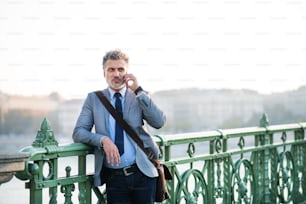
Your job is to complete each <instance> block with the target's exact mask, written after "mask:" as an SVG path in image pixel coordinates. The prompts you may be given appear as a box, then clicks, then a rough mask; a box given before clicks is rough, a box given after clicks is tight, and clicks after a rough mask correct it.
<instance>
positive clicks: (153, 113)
mask: <svg viewBox="0 0 306 204" xmlns="http://www.w3.org/2000/svg"><path fill="white" fill-rule="evenodd" d="M136 100H137V101H138V102H139V105H140V108H141V109H142V112H143V117H144V119H145V120H146V122H147V123H148V124H149V125H150V126H152V127H154V128H156V129H159V128H161V127H163V126H164V124H165V123H166V116H165V114H164V112H163V111H161V110H160V109H159V108H158V107H157V105H156V104H155V103H154V102H153V100H152V99H151V98H150V97H149V95H148V94H147V93H145V92H142V93H140V94H138V95H137V96H136Z"/></svg>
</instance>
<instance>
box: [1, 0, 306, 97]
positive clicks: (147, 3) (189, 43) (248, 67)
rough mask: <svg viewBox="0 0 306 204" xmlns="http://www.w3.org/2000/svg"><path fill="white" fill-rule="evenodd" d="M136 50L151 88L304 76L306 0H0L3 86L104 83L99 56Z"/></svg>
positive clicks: (78, 89) (76, 89)
mask: <svg viewBox="0 0 306 204" xmlns="http://www.w3.org/2000/svg"><path fill="white" fill-rule="evenodd" d="M117 48H119V49H121V50H122V51H124V52H126V53H127V54H128V55H129V56H130V70H129V72H130V73H133V74H134V75H136V76H137V78H138V80H139V82H140V84H141V86H142V87H143V88H144V89H146V90H148V91H151V92H155V91H160V90H165V89H173V88H174V89H180V88H191V87H197V88H206V89H223V88H227V89H252V90H255V91H258V92H259V93H263V94H269V93H273V92H281V91H288V90H295V89H297V88H299V87H300V86H302V85H306V76H305V73H306V71H305V65H306V57H305V56H306V2H305V1H303V0H154V1H152V0H91V1H85V0H31V1H26V0H0V91H1V92H4V93H9V94H20V95H48V94H49V93H51V92H54V91H56V92H59V93H60V94H62V95H63V96H64V97H66V98H80V97H84V96H86V95H87V93H88V92H91V91H95V90H98V89H103V88H105V87H106V83H105V80H104V76H103V70H102V65H101V64H102V57H103V55H104V54H105V53H106V52H107V51H109V50H112V49H117Z"/></svg>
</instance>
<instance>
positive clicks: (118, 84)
mask: <svg viewBox="0 0 306 204" xmlns="http://www.w3.org/2000/svg"><path fill="white" fill-rule="evenodd" d="M127 69H128V64H127V63H126V62H125V61H124V60H107V61H106V63H105V65H104V77H105V79H106V82H107V84H108V86H109V87H110V88H111V89H113V90H114V91H119V90H121V89H122V88H123V87H124V86H125V80H124V75H125V74H126V72H127Z"/></svg>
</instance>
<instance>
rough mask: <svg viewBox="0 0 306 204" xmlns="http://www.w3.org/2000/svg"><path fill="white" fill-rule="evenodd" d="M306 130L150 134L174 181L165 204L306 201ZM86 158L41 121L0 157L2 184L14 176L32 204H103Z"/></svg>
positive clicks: (301, 126) (265, 124)
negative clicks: (26, 142)
mask: <svg viewBox="0 0 306 204" xmlns="http://www.w3.org/2000/svg"><path fill="white" fill-rule="evenodd" d="M305 128H306V123H294V124H282V125H269V121H268V118H267V116H266V115H265V114H263V116H262V118H261V119H260V121H259V125H258V126H257V127H247V128H239V129H219V130H214V131H205V132H194V133H185V134H175V135H155V139H156V142H157V143H158V145H159V148H160V152H161V154H160V159H161V161H162V162H163V163H165V164H166V165H167V166H168V167H169V168H170V170H171V172H172V174H173V178H174V179H173V180H171V181H168V183H167V185H168V190H169V192H170V195H171V196H170V199H168V200H167V201H165V202H164V203H169V204H173V203H188V204H196V203H197V204H198V203H208V204H219V203H224V204H229V203H235V204H236V203H237V204H238V203H255V204H257V203H264V204H268V203H269V204H271V203H292V204H295V203H305V202H306V168H305V164H306V141H305ZM92 156H93V148H92V147H90V146H88V145H85V144H80V143H72V144H58V142H57V140H56V137H55V134H54V132H53V131H52V128H51V126H50V124H49V122H48V120H47V119H44V120H43V121H42V123H41V127H40V130H39V131H38V132H37V135H36V138H35V140H34V142H33V143H32V146H29V147H25V148H23V149H22V150H21V151H20V152H19V153H18V154H12V155H0V183H2V185H5V184H4V183H5V182H10V179H11V178H12V177H13V176H15V177H17V178H18V179H20V180H22V181H24V182H25V188H26V189H27V190H28V191H29V203H30V204H40V203H43V202H44V201H46V200H47V202H48V203H50V204H55V203H58V200H60V198H62V199H63V202H64V203H65V204H70V203H99V204H103V203H106V194H105V191H104V187H99V188H98V187H94V186H93V185H92V181H93V173H91V172H88V171H89V169H90V165H89V160H90V158H91V157H92ZM72 157H73V158H76V160H75V162H72V164H67V163H66V161H67V160H64V162H62V163H64V167H63V168H64V169H61V168H60V167H59V166H60V165H59V164H60V162H61V160H63V159H67V158H72ZM69 161H70V160H69ZM63 170H64V175H60V171H63ZM73 171H75V172H76V173H72V172H73ZM2 185H1V186H0V188H1V187H2ZM26 189H25V190H26ZM45 190H48V191H49V193H48V195H47V197H46V196H44V195H45V194H44V193H43V191H45ZM74 197H76V199H74Z"/></svg>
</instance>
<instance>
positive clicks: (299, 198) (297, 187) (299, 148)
mask: <svg viewBox="0 0 306 204" xmlns="http://www.w3.org/2000/svg"><path fill="white" fill-rule="evenodd" d="M304 139H305V130H304V127H301V129H300V130H296V131H295V132H294V140H295V141H298V140H304ZM291 151H292V157H293V161H294V170H295V171H294V172H295V175H294V181H293V184H294V186H293V195H292V197H293V198H292V199H293V203H302V202H303V201H304V200H305V197H306V170H305V165H306V147H305V145H293V146H292V150H291Z"/></svg>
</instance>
